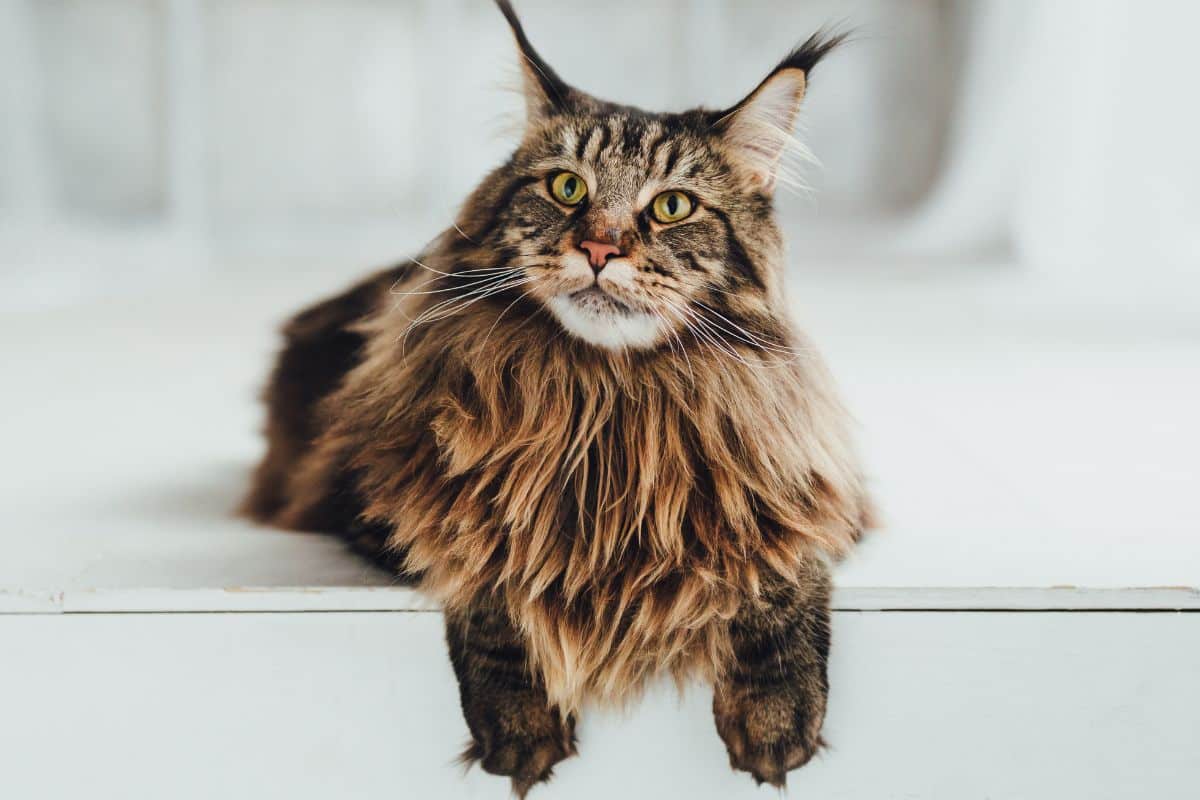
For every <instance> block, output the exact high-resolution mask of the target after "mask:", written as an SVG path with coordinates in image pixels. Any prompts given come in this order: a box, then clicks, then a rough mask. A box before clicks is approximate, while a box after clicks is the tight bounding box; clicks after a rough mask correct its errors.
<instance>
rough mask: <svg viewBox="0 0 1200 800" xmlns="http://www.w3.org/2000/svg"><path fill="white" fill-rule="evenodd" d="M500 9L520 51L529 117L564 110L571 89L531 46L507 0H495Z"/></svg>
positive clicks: (569, 100) (570, 94)
mask: <svg viewBox="0 0 1200 800" xmlns="http://www.w3.org/2000/svg"><path fill="white" fill-rule="evenodd" d="M496 6H497V8H499V9H500V13H501V14H503V15H504V18H505V19H506V20H508V26H509V27H510V28H512V32H513V37H514V38H516V40H517V48H518V49H519V50H520V51H521V62H522V63H521V72H522V74H524V76H525V93H526V98H527V103H528V105H529V115H530V117H531V118H534V117H538V116H546V115H549V114H552V113H555V112H560V111H563V110H565V109H566V108H567V107H568V106H569V105H570V104H571V100H572V96H573V94H574V90H573V89H572V88H571V87H570V86H568V85H567V84H566V82H564V81H563V79H562V78H560V77H558V73H556V72H555V71H554V69H553V68H552V67H551V66H550V65H549V64H547V63H546V62H545V61H543V60H542V57H541V56H540V55H538V52H537V50H535V49H534V47H533V44H532V43H531V42H530V41H529V37H528V36H526V35H525V28H524V26H523V25H521V20H520V19H519V18H518V17H517V12H516V11H515V10H514V9H513V7H512V3H510V2H509V0H496Z"/></svg>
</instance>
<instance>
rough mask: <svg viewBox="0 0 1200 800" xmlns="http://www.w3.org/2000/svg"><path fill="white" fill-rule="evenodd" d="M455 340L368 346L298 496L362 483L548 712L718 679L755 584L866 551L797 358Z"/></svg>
mask: <svg viewBox="0 0 1200 800" xmlns="http://www.w3.org/2000/svg"><path fill="white" fill-rule="evenodd" d="M397 313H398V312H397ZM485 319H486V322H487V324H486V325H484V324H482V323H483V321H484V320H485ZM451 322H452V324H451ZM451 322H448V323H446V324H436V323H435V324H433V325H430V326H428V327H426V328H422V329H420V330H418V331H416V332H414V333H413V335H412V336H410V337H409V338H407V339H405V338H404V337H403V335H402V334H403V331H404V328H403V326H399V327H398V325H397V317H396V316H395V315H394V314H382V315H381V316H380V317H378V318H377V319H376V320H374V321H373V322H371V323H370V324H369V325H368V326H367V327H366V328H365V332H366V335H367V336H368V339H367V341H368V344H367V348H366V358H365V360H364V361H363V363H361V364H360V365H359V366H358V368H356V369H355V370H354V371H353V372H351V373H350V375H349V376H348V379H347V380H346V382H345V383H344V385H343V386H342V388H341V389H340V391H338V392H337V393H336V394H334V395H333V396H332V397H331V398H330V399H329V400H328V401H327V403H326V404H325V415H326V418H327V420H328V428H327V430H326V432H325V433H324V435H323V436H322V438H321V440H320V442H319V444H318V447H317V449H316V452H315V457H314V458H313V459H311V460H310V462H309V463H310V467H309V469H307V470H305V471H304V472H303V473H302V475H301V477H300V481H301V482H303V481H310V482H316V483H328V482H329V481H331V480H334V473H335V472H347V474H350V475H353V476H354V479H355V482H356V489H357V491H358V492H359V493H360V495H361V496H362V497H363V499H364V500H365V515H366V516H367V517H368V518H370V519H372V520H376V521H379V522H383V523H385V524H386V525H387V526H388V527H389V528H390V529H391V530H393V531H394V532H393V533H392V540H391V544H392V545H393V546H394V547H396V548H397V549H401V550H406V551H407V566H408V568H409V570H411V571H413V572H419V573H421V575H422V587H423V588H425V589H426V590H428V591H430V592H431V593H433V594H434V595H435V596H436V597H437V598H438V599H440V600H441V601H442V602H444V603H445V604H446V605H447V606H448V607H465V606H467V605H468V604H470V603H471V602H473V601H475V600H477V599H478V598H479V597H480V595H485V594H497V595H498V596H500V597H501V598H502V599H503V601H504V603H505V604H506V606H507V608H508V609H509V613H510V615H511V616H512V618H513V620H514V621H515V623H516V624H517V625H518V627H519V628H520V629H521V631H522V632H523V633H524V635H525V636H526V638H527V640H528V643H529V648H528V649H529V656H530V661H531V667H532V668H533V669H535V670H537V671H538V672H539V673H540V674H541V676H542V678H543V679H544V682H545V685H546V688H547V693H548V695H549V697H550V699H551V700H552V701H553V702H554V703H556V704H558V705H559V706H561V707H563V708H565V709H574V708H576V707H578V706H579V704H580V703H581V702H583V701H584V700H585V699H588V698H592V699H596V700H601V701H622V700H624V699H627V698H628V697H630V696H632V695H633V694H635V693H636V692H637V690H638V689H639V688H640V687H641V686H642V685H643V683H644V682H645V680H646V678H647V677H649V676H650V675H652V674H654V673H658V672H663V671H667V672H671V673H673V674H675V675H676V676H677V677H678V678H681V679H682V678H684V677H686V676H688V675H691V674H700V675H708V676H715V675H716V674H719V673H720V671H721V670H722V669H723V665H724V664H725V663H726V661H727V659H728V648H729V645H728V640H727V637H728V633H727V628H728V626H727V624H724V623H726V622H727V621H728V620H729V619H730V618H731V617H732V616H733V614H734V613H735V612H736V611H737V610H738V608H739V604H741V603H745V602H753V599H754V598H755V597H756V596H757V593H758V591H759V578H760V575H762V574H764V572H766V571H770V572H771V573H775V574H778V575H782V576H785V577H789V578H791V579H794V580H800V579H801V578H802V575H801V573H802V571H803V570H804V569H805V566H804V564H805V562H806V561H809V562H811V559H812V556H813V553H814V551H821V552H824V553H829V554H836V553H839V552H841V551H843V550H844V549H845V548H847V547H848V546H849V545H850V544H851V542H852V541H853V539H854V538H855V537H856V536H857V533H858V531H859V528H860V523H861V521H862V519H861V517H862V509H861V506H860V497H861V492H860V488H859V485H858V482H857V475H856V473H855V471H854V464H853V460H852V458H851V453H850V451H849V447H848V445H847V442H846V438H845V424H844V420H843V418H842V413H841V411H840V410H839V408H838V407H837V405H836V403H835V402H834V401H833V400H832V398H831V395H830V392H829V387H828V385H827V379H826V377H825V373H824V370H823V369H822V367H821V365H820V364H819V363H818V362H817V361H816V360H815V357H814V356H812V355H810V354H808V353H807V351H806V350H805V349H804V348H803V347H802V346H798V347H797V349H796V351H795V352H796V353H798V355H796V356H795V357H793V358H788V359H781V358H779V357H777V356H771V355H769V354H768V355H756V354H754V353H753V352H749V351H747V353H746V354H745V356H744V358H742V359H740V360H735V359H732V358H729V357H722V354H721V353H719V352H716V351H713V352H708V351H706V350H705V349H704V348H696V349H695V350H694V351H693V352H691V353H690V354H689V356H688V358H687V359H686V360H685V359H681V358H678V357H673V354H672V353H671V352H669V351H668V353H667V354H665V355H664V354H662V353H648V354H630V355H628V356H622V357H614V356H613V355H612V354H609V353H602V352H599V351H597V350H595V349H594V348H590V347H588V346H586V345H582V344H581V343H578V342H576V341H574V340H572V339H569V338H566V337H562V336H554V335H547V332H546V331H545V330H541V329H538V326H539V325H543V324H546V323H543V322H541V321H538V320H534V321H531V320H530V319H528V318H526V319H523V320H522V319H521V318H520V317H516V316H514V319H513V321H510V322H506V321H504V320H503V319H502V320H500V321H499V322H497V321H496V318H495V315H494V313H493V314H487V315H484V316H481V317H480V319H479V320H477V321H476V322H478V323H479V324H473V323H472V320H471V319H470V318H469V315H468V318H467V319H464V318H463V317H461V316H460V317H456V318H455V319H454V320H452V321H451ZM797 344H798V345H802V343H797ZM298 488H299V491H297V492H296V494H297V495H298V496H303V495H304V494H306V490H304V489H303V487H298ZM317 493H318V492H315V491H314V492H313V494H317Z"/></svg>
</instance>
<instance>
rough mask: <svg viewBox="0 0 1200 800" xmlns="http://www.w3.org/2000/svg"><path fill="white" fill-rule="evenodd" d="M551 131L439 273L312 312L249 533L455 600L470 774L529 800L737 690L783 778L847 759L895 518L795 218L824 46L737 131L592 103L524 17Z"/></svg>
mask: <svg viewBox="0 0 1200 800" xmlns="http://www.w3.org/2000/svg"><path fill="white" fill-rule="evenodd" d="M497 5H498V6H499V9H500V11H501V12H502V13H503V15H504V17H505V18H506V20H507V21H508V24H509V26H510V27H511V29H512V33H513V35H514V38H515V40H516V45H517V48H518V50H519V55H520V60H521V64H522V74H523V86H524V97H525V110H526V114H525V117H526V119H525V129H524V134H523V138H522V140H521V141H520V144H519V146H518V147H517V148H516V150H515V152H514V153H513V154H512V156H511V158H510V159H509V160H508V161H507V163H505V164H503V165H502V166H500V167H499V168H497V169H496V170H494V171H493V172H492V173H491V174H490V175H488V176H487V177H486V178H484V180H483V182H482V183H481V184H480V185H479V186H478V188H476V189H475V191H474V192H473V193H472V194H471V195H470V196H469V197H468V198H467V200H466V202H465V204H464V205H463V207H462V209H461V211H460V213H459V215H458V218H457V220H456V221H455V223H454V224H453V225H452V226H451V227H450V228H448V229H447V230H446V231H445V232H444V233H443V234H441V235H440V236H439V237H438V238H437V239H435V240H434V242H433V243H432V244H431V245H430V246H429V247H428V248H427V249H426V250H425V252H423V253H422V254H420V256H419V257H418V258H416V259H412V260H411V261H410V262H409V263H407V264H404V265H401V266H397V267H395V268H392V269H388V270H385V271H383V272H381V273H379V274H376V275H374V276H372V277H370V278H368V279H366V280H364V281H362V282H361V283H359V284H357V285H356V286H354V287H353V288H351V289H349V290H348V291H346V292H345V293H344V294H341V295H339V296H337V297H334V298H332V299H329V300H326V301H324V302H321V303H319V304H317V305H315V306H313V307H311V308H309V309H307V310H305V311H303V312H301V313H300V314H299V315H297V316H296V317H294V318H293V319H292V320H291V321H290V322H289V323H287V325H286V326H285V328H284V335H285V345H284V348H283V351H282V353H281V355H280V357H279V359H278V362H277V364H276V366H275V368H274V372H273V374H272V376H271V378H270V382H269V385H268V388H267V391H266V394H265V399H266V403H267V406H268V421H267V428H266V434H267V439H268V449H267V453H266V455H265V457H264V459H263V461H262V463H261V465H260V466H259V467H258V469H257V472H256V474H255V476H254V482H253V487H252V489H251V492H250V494H249V496H248V498H247V500H246V502H245V511H246V512H247V513H248V514H250V515H251V516H253V517H254V518H255V519H257V520H259V521H262V522H265V523H269V524H273V525H277V526H282V527H285V528H292V529H300V530H320V531H329V532H334V533H337V534H339V535H342V536H344V537H346V539H347V540H348V541H349V543H350V544H351V545H352V546H353V547H354V548H356V549H357V550H359V551H361V552H363V553H364V554H366V555H368V556H369V557H371V558H373V559H375V560H376V561H378V562H380V563H382V564H384V565H385V566H386V567H387V568H389V569H391V570H393V571H394V573H395V574H396V575H398V576H400V578H401V579H402V580H404V581H407V582H410V583H412V584H415V585H417V586H419V587H420V589H422V590H423V591H425V592H428V593H429V594H430V595H432V596H433V597H435V598H437V599H438V600H439V601H440V602H441V603H442V604H443V607H444V616H445V625H446V640H447V643H448V646H449V652H450V660H451V662H452V665H453V668H454V671H455V673H456V675H457V677H458V681H459V686H460V698H461V705H462V712H463V715H464V717H465V719H466V723H467V727H468V728H469V730H470V737H471V738H470V745H469V747H468V748H467V751H466V753H465V754H464V758H465V759H466V760H467V762H468V763H470V762H474V761H478V762H479V763H480V764H481V765H482V767H483V769H485V770H486V771H488V772H491V773H495V774H498V775H505V776H509V777H510V778H511V781H512V785H513V788H514V790H515V791H516V792H517V794H518V795H521V796H524V794H525V793H526V792H527V791H528V790H529V788H530V787H531V786H533V785H534V784H536V783H538V782H540V781H544V780H546V779H548V778H549V777H550V775H551V771H552V768H553V767H554V765H555V764H556V763H558V762H559V761H561V760H562V759H564V758H567V757H568V756H571V755H573V754H574V753H575V752H576V738H575V721H576V719H577V716H578V714H579V713H580V711H581V709H582V708H583V706H584V704H585V703H599V704H606V703H607V704H624V703H627V702H629V701H631V700H632V699H634V698H636V697H637V695H638V693H639V691H640V690H641V688H642V687H644V685H645V684H646V683H647V681H648V680H650V679H652V678H654V677H655V676H659V675H664V674H665V675H670V676H673V677H674V678H675V679H676V680H678V681H680V682H684V681H690V680H697V679H698V680H703V681H707V682H710V683H711V684H712V685H713V687H714V700H713V711H714V716H715V719H716V727H717V731H718V733H719V735H720V736H721V737H722V739H723V740H724V742H725V744H726V746H727V750H728V752H729V757H730V761H731V764H732V766H733V767H734V768H735V769H738V770H744V771H747V772H749V773H750V774H751V775H752V776H753V777H754V778H755V779H756V780H757V781H758V782H759V783H762V782H769V783H771V784H774V785H776V786H783V785H784V783H785V781H786V777H787V773H788V771H789V770H792V769H794V768H796V767H799V766H801V765H803V764H804V763H806V762H807V761H808V760H809V759H810V758H812V756H813V755H814V754H815V753H816V752H817V751H818V749H819V748H820V746H821V744H822V740H821V735H820V731H821V726H822V722H823V719H824V715H825V707H826V697H827V694H828V678H827V670H826V662H827V659H828V655H829V640H830V630H829V602H830V577H829V569H830V566H829V565H830V563H831V562H832V561H833V560H834V559H836V558H837V557H839V556H841V555H843V554H845V553H846V552H847V551H848V550H849V549H850V548H851V547H852V546H853V545H854V543H855V542H856V541H857V540H858V539H859V537H860V536H861V534H862V531H863V530H864V529H865V528H866V527H867V524H868V500H867V497H866V493H865V490H864V486H863V482H862V479H861V472H860V469H859V466H858V463H857V460H856V456H855V452H854V448H853V445H852V442H851V437H850V433H849V425H848V422H847V418H846V415H845V413H844V411H843V410H842V407H841V406H840V404H839V401H838V399H837V397H836V396H835V392H834V389H833V387H832V385H831V381H830V379H829V377H828V375H827V373H826V371H825V368H824V367H823V365H822V362H821V361H820V359H819V357H818V356H817V355H816V354H815V352H814V351H813V349H812V346H811V345H810V344H809V343H808V341H807V340H806V339H805V338H804V337H803V336H802V335H801V334H800V333H799V332H798V331H797V330H796V329H795V328H794V327H793V326H792V325H791V323H790V322H789V321H788V319H787V314H786V311H785V308H786V305H785V301H784V298H783V296H782V289H781V280H782V275H781V273H782V270H783V255H782V247H783V245H782V239H781V235H780V231H779V228H778V225H777V222H776V219H775V213H774V208H773V196H774V193H775V190H776V188H777V186H778V184H779V183H780V182H781V180H783V179H784V176H783V173H782V171H781V167H780V163H781V158H782V156H783V154H784V149H785V146H786V145H787V143H788V141H789V136H790V130H791V128H792V126H793V123H794V120H795V117H796V114H797V112H798V109H799V106H800V103H801V100H802V98H803V96H804V94H805V91H806V89H807V85H808V79H809V75H810V74H811V72H812V69H813V67H815V66H816V65H817V63H818V62H819V61H820V60H821V59H822V58H823V57H824V56H825V55H826V54H827V53H829V52H830V50H832V49H833V48H834V47H835V46H837V45H838V44H839V43H840V42H841V41H842V40H843V38H844V36H842V35H833V34H828V33H818V34H816V35H814V36H813V37H811V38H809V39H808V40H807V41H805V42H804V43H803V44H802V45H800V46H799V47H798V48H796V49H795V50H794V51H792V52H791V53H789V54H788V55H787V56H786V58H784V59H783V61H781V62H780V63H779V65H778V66H777V67H775V68H774V69H773V70H772V71H771V72H770V73H769V74H768V75H767V77H766V78H765V79H764V80H763V81H762V82H761V83H760V84H759V85H758V86H757V87H756V88H755V89H754V90H753V91H752V92H750V94H749V95H747V96H746V97H745V98H744V99H743V100H741V102H739V103H737V104H736V105H734V106H733V107H732V108H729V109H726V110H723V111H709V110H704V109H696V110H691V111H686V112H683V113H649V112H645V111H641V110H639V109H635V108H632V107H629V106H624V105H618V104H615V103H610V102H607V101H603V100H599V99H597V98H595V97H592V96H590V95H588V94H585V93H584V92H582V91H580V90H578V89H576V88H574V87H573V86H570V85H568V84H567V83H565V82H564V81H563V80H562V79H561V78H560V77H559V76H558V74H557V73H556V72H555V71H554V70H553V69H552V68H551V67H550V66H549V65H548V64H546V63H545V61H543V60H542V59H541V57H540V56H539V55H538V53H537V51H536V50H535V49H534V47H533V45H532V44H531V43H530V41H529V39H528V38H527V36H526V34H525V31H524V29H523V28H522V26H521V23H520V21H519V20H518V18H517V16H516V13H515V12H514V10H513V8H512V6H511V4H510V3H508V2H506V1H505V0H497Z"/></svg>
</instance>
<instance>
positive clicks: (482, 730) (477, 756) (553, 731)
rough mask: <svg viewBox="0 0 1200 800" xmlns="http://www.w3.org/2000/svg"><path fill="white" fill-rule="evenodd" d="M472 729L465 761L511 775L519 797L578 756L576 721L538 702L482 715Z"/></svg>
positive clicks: (463, 758) (514, 789)
mask: <svg viewBox="0 0 1200 800" xmlns="http://www.w3.org/2000/svg"><path fill="white" fill-rule="evenodd" d="M471 731H472V741H471V743H470V744H469V745H468V746H467V749H466V751H465V752H464V753H463V755H462V760H463V762H464V763H466V764H468V765H469V764H473V763H475V762H478V763H479V765H480V766H481V767H483V769H484V771H486V772H490V773H492V774H493V775H504V776H508V777H509V778H511V779H512V786H513V792H515V793H516V795H517V797H522V798H523V797H525V794H526V792H528V791H529V790H530V788H532V787H533V786H534V784H537V783H541V782H543V781H547V780H549V779H550V777H551V774H552V772H553V769H554V765H555V764H557V763H558V762H560V761H562V760H563V759H565V758H568V757H570V756H573V755H575V720H574V719H573V718H572V717H570V716H567V717H565V718H564V717H563V716H562V715H561V714H560V713H559V711H558V710H557V709H554V708H548V707H545V706H543V705H539V704H536V703H529V704H517V703H514V704H512V705H511V706H509V707H507V708H498V709H493V710H492V711H491V713H486V714H481V715H478V716H477V718H476V720H475V724H474V725H472V726H471Z"/></svg>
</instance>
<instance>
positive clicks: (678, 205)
mask: <svg viewBox="0 0 1200 800" xmlns="http://www.w3.org/2000/svg"><path fill="white" fill-rule="evenodd" d="M650 208H651V210H652V211H653V212H654V218H655V219H656V220H658V221H659V222H663V223H667V222H679V220H681V219H687V218H688V217H689V216H691V214H692V198H690V197H688V196H687V195H686V194H684V193H683V192H663V193H662V194H660V195H659V196H658V197H656V198H654V203H653V204H651V206H650Z"/></svg>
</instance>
